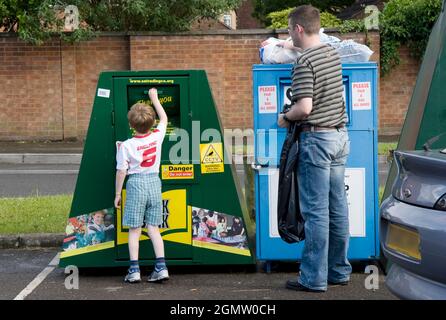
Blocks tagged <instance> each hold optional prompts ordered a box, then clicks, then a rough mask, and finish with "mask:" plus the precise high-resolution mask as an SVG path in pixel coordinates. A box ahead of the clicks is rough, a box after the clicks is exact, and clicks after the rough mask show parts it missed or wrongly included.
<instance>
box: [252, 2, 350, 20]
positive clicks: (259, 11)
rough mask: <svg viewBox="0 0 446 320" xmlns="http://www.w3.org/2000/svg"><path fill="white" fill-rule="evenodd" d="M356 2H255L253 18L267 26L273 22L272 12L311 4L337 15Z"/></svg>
mask: <svg viewBox="0 0 446 320" xmlns="http://www.w3.org/2000/svg"><path fill="white" fill-rule="evenodd" d="M354 2H355V1H354V0H281V1H277V0H255V4H254V13H253V16H254V17H256V18H257V19H259V20H260V21H261V22H263V23H264V24H265V25H270V24H271V20H270V18H268V14H269V13H271V12H275V11H280V10H283V9H287V8H293V7H297V6H300V5H303V4H311V5H313V6H315V7H316V8H318V9H319V10H321V11H327V12H329V13H336V12H339V11H340V10H341V9H343V8H346V7H348V6H350V5H351V4H353V3H354Z"/></svg>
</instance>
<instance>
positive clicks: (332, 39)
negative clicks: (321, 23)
mask: <svg viewBox="0 0 446 320" xmlns="http://www.w3.org/2000/svg"><path fill="white" fill-rule="evenodd" d="M319 38H320V39H321V42H322V43H326V44H332V43H338V42H341V39H339V38H336V37H334V36H329V35H328V34H326V33H324V28H321V29H320V30H319Z"/></svg>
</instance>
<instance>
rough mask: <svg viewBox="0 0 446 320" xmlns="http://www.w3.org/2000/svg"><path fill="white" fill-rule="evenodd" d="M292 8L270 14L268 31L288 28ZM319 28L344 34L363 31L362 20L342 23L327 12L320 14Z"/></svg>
mask: <svg viewBox="0 0 446 320" xmlns="http://www.w3.org/2000/svg"><path fill="white" fill-rule="evenodd" d="M292 10H293V8H288V9H285V10H281V11H277V12H271V13H270V14H268V18H269V19H270V20H271V25H269V26H268V28H270V29H286V28H288V15H289V14H290V12H291V11H292ZM321 27H322V28H339V31H340V32H341V33H346V32H361V31H365V25H364V21H363V20H345V21H342V20H340V19H338V18H336V16H335V15H333V14H331V13H329V12H321Z"/></svg>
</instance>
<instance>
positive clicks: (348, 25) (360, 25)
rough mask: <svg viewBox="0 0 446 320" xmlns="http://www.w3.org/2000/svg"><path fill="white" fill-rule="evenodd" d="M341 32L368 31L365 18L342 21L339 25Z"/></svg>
mask: <svg viewBox="0 0 446 320" xmlns="http://www.w3.org/2000/svg"><path fill="white" fill-rule="evenodd" d="M339 32H340V33H349V32H367V29H366V27H365V24H364V20H359V19H351V20H344V21H342V24H341V25H340V26H339Z"/></svg>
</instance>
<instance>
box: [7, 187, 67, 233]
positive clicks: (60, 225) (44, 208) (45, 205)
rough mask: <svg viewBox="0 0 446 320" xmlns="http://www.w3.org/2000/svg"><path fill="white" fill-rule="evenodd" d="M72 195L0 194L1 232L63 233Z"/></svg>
mask: <svg viewBox="0 0 446 320" xmlns="http://www.w3.org/2000/svg"><path fill="white" fill-rule="evenodd" d="M72 199H73V195H57V196H34V197H26V198H0V234H18V233H62V232H64V230H65V227H66V223H67V219H68V212H69V210H70V206H71V200H72Z"/></svg>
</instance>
